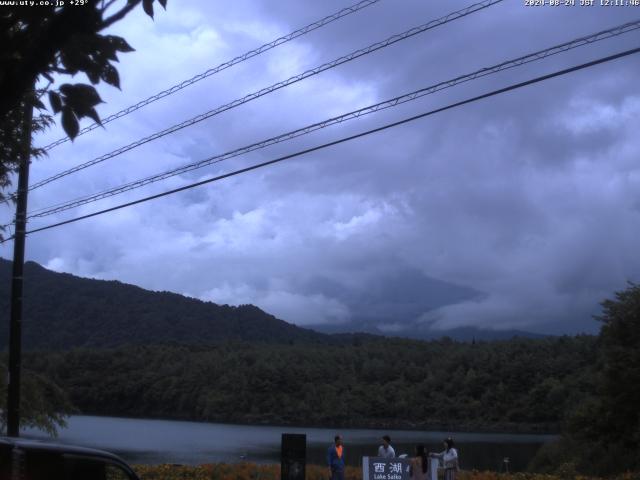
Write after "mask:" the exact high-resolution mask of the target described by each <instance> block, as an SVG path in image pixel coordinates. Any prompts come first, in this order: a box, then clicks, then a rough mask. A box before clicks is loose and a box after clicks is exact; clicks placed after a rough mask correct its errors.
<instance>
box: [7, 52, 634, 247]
mask: <svg viewBox="0 0 640 480" xmlns="http://www.w3.org/2000/svg"><path fill="white" fill-rule="evenodd" d="M639 52H640V48H634V49H631V50H626V51H624V52H620V53H617V54H614V55H609V56H607V57H602V58H599V59H597V60H593V61H590V62H587V63H583V64H581V65H577V66H573V67H569V68H565V69H563V70H559V71H556V72H554V73H550V74H547V75H542V76H539V77H536V78H533V79H530V80H527V81H524V82H520V83H516V84H513V85H510V86H508V87H504V88H500V89H498V90H493V91H491V92H489V93H485V94H483V95H478V96H476V97H472V98H469V99H466V100H462V101H459V102H455V103H451V104H449V105H447V106H445V107H441V108H437V109H435V110H430V111H428V112H424V113H421V114H419V115H415V116H412V117H409V118H405V119H403V120H399V121H397V122H393V123H389V124H386V125H383V126H382V127H377V128H374V129H371V130H367V131H365V132H361V133H358V134H355V135H350V136H348V137H343V138H341V139H339V140H334V141H332V142H328V143H324V144H322V145H317V146H315V147H311V148H308V149H305V150H301V151H298V152H296V153H292V154H289V155H285V156H282V157H279V158H276V159H274V160H269V161H267V162H262V163H258V164H255V165H251V166H249V167H245V168H241V169H239V170H235V171H233V172H230V173H225V174H224V175H218V176H217V177H213V178H209V179H207V180H202V181H199V182H195V183H191V184H189V185H185V186H183V187H180V188H175V189H173V190H169V191H166V192H163V193H159V194H156V195H151V196H148V197H144V198H141V199H138V200H134V201H132V202H127V203H123V204H120V205H117V206H115V207H111V208H106V209H104V210H99V211H97V212H93V213H90V214H87V215H82V216H80V217H76V218H72V219H69V220H65V221H62V222H58V223H54V224H51V225H47V226H44V227H40V228H35V229H33V230H30V231H28V232H27V234H31V233H36V232H41V231H44V230H49V229H51V228H55V227H60V226H62V225H67V224H70V223H74V222H78V221H80V220H85V219H87V218H91V217H95V216H98V215H102V214H105V213H109V212H113V211H115V210H120V209H122V208H125V207H130V206H132V205H137V204H139V203H144V202H148V201H150V200H155V199H157V198H161V197H165V196H167V195H172V194H174V193H178V192H182V191H184V190H189V189H192V188H195V187H199V186H201V185H206V184H208V183H212V182H216V181H219V180H223V179H225V178H229V177H233V176H236V175H239V174H241V173H246V172H249V171H251V170H257V169H259V168H262V167H266V166H269V165H273V164H275V163H279V162H282V161H284V160H289V159H291V158H295V157H299V156H302V155H305V154H307V153H311V152H315V151H318V150H322V149H325V148H328V147H331V146H334V145H338V144H341V143H345V142H348V141H351V140H355V139H357V138H361V137H365V136H367V135H371V134H373V133H378V132H381V131H383V130H387V129H389V128H393V127H397V126H400V125H404V124H406V123H409V122H413V121H415V120H418V119H421V118H424V117H428V116H431V115H434V114H436V113H440V112H444V111H446V110H450V109H453V108H456V107H460V106H462V105H467V104H469V103H473V102H476V101H479V100H483V99H485V98H489V97H493V96H495V95H499V94H502V93H506V92H509V91H512V90H516V89H519V88H522V87H526V86H528V85H532V84H535V83H539V82H543V81H546V80H549V79H551V78H555V77H559V76H562V75H567V74H569V73H572V72H576V71H578V70H583V69H585V68H589V67H593V66H595V65H599V64H602V63H606V62H610V61H613V60H616V59H619V58H623V57H626V56H629V55H632V54H636V53H639ZM8 240H11V238H7V239H6V240H4V241H2V242H0V243H4V242H6V241H8Z"/></svg>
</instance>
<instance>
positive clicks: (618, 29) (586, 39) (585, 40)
mask: <svg viewBox="0 0 640 480" xmlns="http://www.w3.org/2000/svg"><path fill="white" fill-rule="evenodd" d="M638 28H640V20H636V21H634V22H628V23H625V24H622V25H618V26H615V27H613V28H609V29H607V30H602V31H600V32H597V33H593V34H591V35H587V36H583V37H579V38H576V39H573V40H571V41H568V42H565V43H562V44H559V45H555V46H553V47H550V48H547V49H544V50H539V51H537V52H534V53H529V54H527V55H524V56H521V57H518V58H515V59H512V60H507V61H504V62H502V63H499V64H497V65H493V66H491V67H485V68H482V69H480V70H476V71H474V72H472V73H468V74H465V75H461V76H458V77H456V78H453V79H451V80H446V81H443V82H440V83H437V84H435V85H431V86H429V87H425V88H421V89H419V90H415V91H413V92H411V93H406V94H404V95H400V96H397V97H394V98H392V99H389V100H385V101H383V102H379V103H376V104H374V105H370V106H368V107H364V108H361V109H358V110H354V111H351V112H348V113H345V114H342V115H339V116H337V117H333V118H330V119H327V120H323V121H322V122H318V123H314V124H312V125H307V126H305V127H303V128H299V129H297V130H293V131H290V132H287V133H284V134H281V135H278V136H276V137H271V138H269V139H266V140H262V141H260V142H256V143H253V144H251V145H248V146H244V147H241V148H238V149H235V150H231V151H228V152H226V153H222V154H219V155H215V156H213V157H209V158H207V159H204V160H200V161H198V162H194V163H190V164H187V165H184V166H182V167H179V168H176V169H172V170H169V171H166V172H162V173H158V174H155V175H152V176H149V177H146V178H142V179H139V180H135V181H133V182H129V183H126V184H124V185H120V186H119V187H116V188H112V189H109V190H105V191H102V192H99V193H95V194H92V195H88V196H84V197H80V198H76V199H73V200H70V201H67V202H62V203H59V204H56V205H52V206H49V207H45V208H41V209H38V210H35V211H34V212H31V213H30V214H29V216H28V217H27V218H42V217H45V216H49V215H53V214H55V213H60V212H63V211H66V210H69V209H72V208H76V207H79V206H82V205H86V204H88V203H93V202H95V201H98V200H101V199H104V198H108V197H112V196H115V195H118V194H121V193H124V192H127V191H130V190H134V189H137V188H140V187H143V186H146V185H149V184H152V183H155V182H158V181H161V180H165V179H167V178H170V177H173V176H176V175H180V174H183V173H186V172H189V171H192V170H196V169H199V168H203V167H206V166H209V165H212V164H215V163H219V162H222V161H224V160H228V159H230V158H233V157H237V156H240V155H243V154H246V153H250V152H253V151H255V150H259V149H262V148H265V147H267V146H271V145H275V144H277V143H281V142H284V141H287V140H291V139H293V138H297V137H299V136H302V135H306V134H309V133H311V132H314V131H316V130H320V129H323V128H326V127H329V126H331V125H335V124H339V123H342V122H345V121H348V120H352V119H355V118H359V117H361V116H364V115H368V114H370V113H374V112H378V111H380V110H384V109H387V108H392V107H395V106H397V105H400V104H403V103H407V102H410V101H413V100H416V99H418V98H421V97H423V96H425V95H430V94H433V93H436V92H438V91H441V90H444V89H446V88H450V87H453V86H455V85H458V84H460V83H464V82H468V81H471V80H475V79H478V78H482V77H485V76H488V75H492V74H494V73H498V72H501V71H504V70H508V69H511V68H514V67H518V66H522V65H525V64H528V63H531V62H535V61H539V60H542V59H544V58H547V57H550V56H552V55H556V54H558V53H563V52H566V51H568V50H571V49H574V48H578V47H581V46H584V45H590V44H592V43H594V42H598V41H601V40H605V39H608V38H612V37H615V36H618V35H622V34H624V33H628V32H630V31H633V30H637V29H638Z"/></svg>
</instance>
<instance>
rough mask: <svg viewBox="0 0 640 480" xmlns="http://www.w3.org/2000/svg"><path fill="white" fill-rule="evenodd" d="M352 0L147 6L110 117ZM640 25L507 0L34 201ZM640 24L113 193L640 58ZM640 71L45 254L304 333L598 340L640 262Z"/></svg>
mask: <svg viewBox="0 0 640 480" xmlns="http://www.w3.org/2000/svg"><path fill="white" fill-rule="evenodd" d="M466 5H467V3H465V2H462V1H455V2H453V1H437V2H420V1H406V2H392V1H389V0H383V1H382V2H380V3H379V4H378V5H375V6H373V7H370V8H369V9H366V10H364V11H362V12H360V13H357V14H355V15H352V16H350V17H349V18H347V19H343V20H340V21H338V22H336V23H334V24H332V25H330V26H328V27H326V28H323V29H321V30H319V31H316V32H313V33H312V34H310V35H308V36H307V37H304V38H301V39H299V40H296V41H295V42H292V43H290V44H287V45H283V46H281V47H279V48H278V49H275V50H273V51H271V52H269V53H267V54H265V55H263V56H260V57H258V58H256V59H253V60H252V61H251V62H246V63H244V64H242V65H238V66H236V67H234V68H233V69H231V70H229V71H226V72H223V73H221V74H219V75H216V76H215V77H213V78H211V79H207V80H206V81H203V82H200V83H198V84H196V85H194V86H192V87H190V88H189V89H186V90H184V91H183V92H182V93H180V94H179V95H175V96H172V97H170V98H168V99H165V100H163V101H161V102H158V103H156V104H153V105H152V106H150V107H148V109H145V110H141V111H139V112H137V113H136V114H134V115H131V116H129V117H127V118H126V119H122V120H120V121H118V122H113V123H111V124H109V125H108V127H107V129H106V130H99V131H96V132H93V133H92V134H90V135H87V136H85V137H80V138H79V139H78V140H77V141H76V142H75V144H74V145H71V144H67V145H64V146H62V147H59V149H56V150H55V151H54V152H53V153H52V156H51V158H50V159H47V160H43V161H41V162H37V163H36V164H35V165H34V169H33V171H34V173H33V177H34V179H38V178H44V177H46V176H48V175H51V174H53V173H55V172H57V171H59V170H61V169H63V168H68V167H69V166H72V165H74V164H76V163H78V162H80V161H84V160H87V159H90V158H93V157H95V156H97V155H100V154H103V153H105V152H107V151H109V150H111V149H113V148H114V147H117V146H120V145H124V144H127V143H129V142H131V141H133V140H135V139H136V138H139V137H141V136H144V135H148V134H150V133H152V132H154V131H157V130H159V129H162V128H166V127H167V126H169V125H171V124H173V123H176V122H178V121H181V120H184V119H186V118H189V117H191V116H194V115H196V114H199V113H202V112H203V111H206V110H208V109H211V108H214V107H216V106H218V105H220V104H223V103H226V102H229V101H231V100H233V99H235V98H238V97H241V96H243V95H245V94H247V93H250V92H252V91H254V90H257V89H259V88H261V87H263V86H265V85H269V84H271V83H274V82H277V81H279V80H282V79H284V78H287V77H289V76H291V75H294V74H297V73H300V72H302V71H304V70H306V69H308V68H311V67H314V66H316V65H317V64H320V63H322V62H325V61H329V60H332V59H333V58H336V57H338V56H340V55H344V54H346V53H348V52H350V51H352V50H354V49H356V48H361V47H363V46H366V45H368V44H369V43H372V42H375V41H378V40H381V39H383V38H386V37H388V36H390V35H392V34H394V33H399V32H401V31H403V30H406V29H408V28H410V27H412V26H415V25H418V24H421V23H425V22H427V21H429V20H430V19H433V18H437V17H440V16H442V15H445V14H446V13H448V12H450V11H453V10H455V9H459V8H462V7H464V6H466ZM344 6H346V4H345V2H342V1H337V0H332V1H330V2H298V1H277V2H259V1H257V0H243V1H241V2H234V4H233V8H229V7H228V4H225V3H224V2H222V3H220V2H208V1H207V2H205V1H201V2H198V1H195V0H192V1H184V2H181V4H180V8H179V9H178V8H175V6H174V7H171V5H170V8H169V10H168V12H167V13H166V14H164V13H163V14H159V15H157V17H156V21H155V23H152V22H150V21H148V19H146V18H145V16H144V15H143V14H141V13H138V14H136V15H132V16H131V18H128V19H127V20H125V21H123V22H121V24H118V25H117V27H116V29H115V31H116V32H117V33H120V34H123V35H124V36H126V37H127V38H128V39H129V40H130V43H132V45H134V46H135V47H136V49H137V52H136V53H133V54H129V55H127V56H125V57H126V58H123V61H122V68H121V77H122V78H123V92H124V94H121V93H119V92H116V91H115V90H105V91H104V92H103V96H104V98H105V100H107V101H108V104H107V106H108V107H109V108H108V109H107V108H106V107H105V110H103V114H104V113H106V112H107V111H114V110H117V109H119V108H122V107H123V106H126V105H128V104H130V103H132V102H133V101H137V100H138V99H140V98H144V97H145V96H147V95H148V94H149V93H152V91H156V90H158V89H162V88H165V87H167V86H170V85H172V84H174V83H177V82H178V81H181V80H182V79H184V78H188V77H190V76H192V75H195V74H197V73H200V72H201V71H203V70H205V69H206V68H208V67H210V66H214V65H216V64H218V63H220V62H222V61H225V60H227V59H229V58H232V57H233V56H235V55H238V54H240V53H242V52H244V51H246V50H248V49H250V48H253V47H255V46H257V45H259V44H260V43H263V42H265V41H268V40H270V39H272V38H275V37H276V36H278V35H282V34H285V33H287V32H289V31H291V30H293V29H295V28H298V27H300V26H302V25H304V24H306V23H309V22H311V21H314V20H315V19H317V18H319V17H321V16H323V15H326V14H328V13H330V12H332V11H336V10H338V9H339V8H342V7H344ZM639 12H640V10H639ZM634 13H635V10H634ZM629 18H630V10H629V9H627V8H622V7H620V8H601V7H593V8H586V7H578V6H576V7H573V8H570V7H562V8H556V9H553V8H527V7H524V5H523V2H520V1H515V0H514V1H506V2H503V3H502V4H500V5H497V6H495V7H492V8H491V9H487V10H486V11H483V12H479V13H477V14H474V15H472V16H469V17H468V18H465V19H461V20H458V21H456V22H454V23H452V24H451V25H447V26H443V27H438V28H436V29H434V30H432V31H430V32H427V33H424V34H421V35H419V36H416V37H415V38H413V39H410V40H408V41H406V42H402V43H400V44H398V45H395V46H393V47H390V48H388V49H386V50H384V51H381V52H377V53H376V54H373V55H370V56H367V57H366V58H362V59H359V60H356V61H354V62H351V63H349V64H347V65H344V66H341V67H340V68H337V69H334V70H331V71H329V72H325V73H323V74H321V75H319V76H317V77H314V78H312V79H308V80H305V81H304V82H301V83H299V84H296V85H295V86H292V87H289V88H287V89H283V90H281V91H278V92H276V93H274V94H272V95H268V96H266V97H264V98H261V99H259V100H256V101H255V102H251V103H249V104H246V105H243V106H242V107H240V108H238V109H234V110H233V111H230V112H227V113H225V114H223V115H220V116H218V117H216V118H213V119H210V120H207V121H205V122H202V123H200V124H198V125H196V126H193V127H190V128H189V129H186V130H183V131H181V132H179V133H176V134H174V135H172V136H169V137H166V138H164V139H162V140H160V141H158V142H154V143H151V144H148V145H146V146H144V147H142V148H140V149H136V150H135V151H132V152H130V153H128V154H126V155H123V156H122V158H118V159H113V160H111V161H109V162H106V163H105V164H104V165H102V166H100V167H96V168H95V169H91V170H87V171H85V172H83V173H82V175H79V176H78V177H77V178H76V179H73V180H71V179H70V180H69V181H65V182H59V183H56V184H52V185H51V186H49V187H46V188H43V189H42V191H36V192H34V194H33V195H32V199H31V204H32V205H33V206H34V207H38V206H45V205H48V204H50V203H57V202H59V201H61V200H64V199H67V198H73V197H75V196H78V195H82V194H84V193H86V192H92V191H95V190H100V189H103V188H108V187H110V186H113V185H118V184H120V183H123V182H126V181H130V180H133V179H136V178H139V177H140V176H144V175H148V174H150V173H155V172H157V171H162V170H166V169H169V168H172V167H174V166H178V165H181V164H183V163H187V162H191V161H195V160H199V159H202V158H205V157H207V156H209V155H212V154H216V153H222V152H224V151H226V150H229V149H232V148H237V147H239V146H242V145H245V144H247V143H251V142H254V141H256V140H260V139H262V138H267V137H269V136H272V135H275V134H279V133H282V132H284V131H287V130H291V129H294V128H299V127H301V126H304V125H306V124H309V123H312V122H315V121H319V120H323V119H325V118H328V117H331V116H334V115H337V114H340V113H342V112H346V111H349V110H353V109H356V108H360V107H363V106H366V105H369V104H372V103H375V102H377V101H380V100H383V99H386V98H390V97H393V96H395V95H398V94H401V93H405V92H408V91H411V90H414V89H417V88H421V87H424V86H427V85H431V84H434V83H437V82H439V81H443V80H446V79H448V78H453V77H455V76H458V75H461V74H464V73H469V72H471V71H474V70H476V69H479V68H482V67H486V66H490V65H493V64H496V63H499V62H501V61H504V60H508V59H510V58H513V57H517V56H520V55H523V54H526V53H530V52H532V51H534V50H538V49H541V48H545V47H549V46H552V45H554V44H557V43H561V42H564V41H568V40H571V39H573V38H576V37H579V36H583V35H586V34H588V33H591V32H594V31H597V30H602V29H604V28H608V27H610V26H613V25H616V24H619V23H623V22H624V21H628V19H629ZM638 38H639V37H638V33H637V32H636V33H631V34H629V35H626V36H624V37H619V38H617V39H615V40H607V41H605V42H601V43H599V44H594V45H591V46H589V47H583V48H581V49H576V50H573V51H571V52H568V53H566V54H562V55H558V56H555V57H553V58H550V59H547V60H545V61H543V62H539V63H535V64H531V65H528V66H525V67H522V68H521V69H514V70H512V71H508V72H503V73H501V74H499V75H495V76H490V77H487V78H484V79H481V80H479V81H477V82H471V83H468V84H465V85H461V86H458V87H456V88H452V89H449V90H446V91H443V92H440V93H438V94H437V95H433V96H428V97H425V98H424V99H421V100H419V101H417V102H415V103H412V104H407V105H404V106H401V107H398V108H397V109H392V110H388V111H385V112H382V113H379V114H376V115H374V116H370V117H365V118H362V119H360V120H358V121H357V122H348V123H345V124H343V125H340V126H339V127H332V128H330V129H327V130H326V131H321V132H316V133H314V134H313V135H310V136H309V137H304V138H301V139H297V140H294V141H292V142H288V143H286V144H282V145H277V146H274V147H270V148H269V149H266V150H264V151H260V152H255V153H253V154H251V155H249V156H247V157H246V158H238V159H234V160H232V161H229V162H224V163H221V164H219V165H216V166H213V167H209V168H208V169H205V170H202V171H196V172H191V173H190V174H188V175H186V176H184V177H183V178H179V177H178V178H173V179H171V180H168V181H167V182H166V183H163V184H162V185H154V186H150V187H146V188H145V189H143V190H142V191H141V192H136V193H135V194H129V195H125V196H123V197H119V198H115V199H111V200H107V201H104V202H102V203H100V204H97V205H98V206H99V207H105V206H110V205H115V204H116V203H119V202H121V201H124V200H126V199H133V198H137V197H138V196H140V195H142V194H149V193H155V192H160V191H163V190H165V189H168V188H172V187H176V186H179V185H182V184H184V183H185V182H186V181H193V180H195V179H198V178H203V177H204V176H205V175H209V174H219V173H224V172H228V171H230V170H232V169H234V168H238V167H239V166H242V165H247V164H249V163H254V162H258V161H264V160H268V159H272V158H275V157H277V156H279V155H283V154H286V153H290V152H292V151H296V150H299V149H303V148H307V147H309V146H311V145H316V144H319V143H322V142H326V141H331V140H335V139H336V138H339V137H342V136H346V135H348V134H352V133H355V132H359V131H363V130H365V129H367V128H373V127H376V126H379V125H382V124H384V123H387V122H391V121H394V120H398V119H401V118H403V117H406V116H409V115H412V114H416V113H419V112H423V111H426V110H430V109H433V108H437V107H440V106H443V105H446V104H447V103H450V102H453V101H458V100H461V99H464V98H468V97H471V96H474V95H478V94H480V93H484V92H486V91H489V90H493V89H496V88H500V87H502V86H505V85H508V84H509V83H513V82H518V81H523V80H526V79H528V78H531V77H532V76H535V75H541V74H545V73H549V72H551V71H554V70H556V69H560V68H565V67H566V66H570V65H574V64H578V63H581V62H585V61H588V60H592V59H594V58H597V57H598V56H602V55H606V54H610V53H613V52H617V51H620V50H623V49H625V48H630V47H631V46H635V45H636V44H637V41H638ZM636 73H637V58H635V57H633V58H628V59H624V60H620V61H616V62H614V63H610V64H607V65H603V66H599V67H595V68H593V69H590V70H588V71H584V72H580V73H576V74H573V75H571V76H568V77H565V78H561V79H555V80H552V81H549V82H545V83H543V84H540V85H536V86H530V87H527V88H526V89H522V90H519V91H517V92H511V93H508V94H505V95H503V96H500V97H495V98H492V99H489V100H484V101H481V102H478V103H475V104H472V105H468V106H465V107H461V108H459V109H456V110H453V111H449V112H445V113H443V114H439V115H437V116H434V117H430V118H427V119H423V120H421V121H419V122H415V123H412V124H409V125H406V126H403V127H401V128H397V129H394V130H388V131H385V132H383V133H380V134H378V135H376V136H371V137H367V138H366V139H359V140H356V141H354V142H351V143H348V144H343V145H340V146H336V147H332V148H330V149H327V150H324V151H321V152H316V153H313V154H309V155H307V156H305V157H303V158H300V159H298V160H295V161H292V162H291V163H287V164H282V165H278V166H274V167H272V168H269V169H265V170H261V171H255V172H251V173H248V174H246V175H244V176H241V177H234V178H231V179H228V180H226V181H224V182H220V183H216V184H212V185H209V186H207V187H202V188H200V189H197V190H192V191H190V192H188V193H185V194H180V195H177V196H173V197H168V198H164V199H161V200H158V201H157V202H154V203H149V204H145V205H141V206H138V207H135V208H133V209H129V210H122V211H119V212H118V213H115V214H113V215H109V216H104V217H98V218H95V219H93V220H90V221H87V222H82V223H78V224H75V225H71V226H68V227H64V228H60V229H56V230H51V231H49V232H47V233H46V234H38V235H33V236H32V237H30V239H29V247H28V254H29V257H30V258H31V259H33V260H36V261H39V262H41V263H43V264H45V265H48V266H49V267H51V268H55V269H58V270H64V271H70V272H73V273H76V274H80V275H88V276H93V277H99V278H114V279H119V280H122V281H126V282H131V283H136V284H139V285H141V286H143V287H146V288H152V289H157V290H172V291H177V292H180V293H186V294H189V295H193V296H197V297H200V298H204V299H209V300H212V301H215V302H218V303H230V304H241V303H255V304H257V305H258V306H260V307H262V308H264V309H265V310H267V311H269V312H271V313H273V314H275V315H277V316H280V317H281V318H284V319H285V320H288V321H291V322H295V323H298V324H301V325H313V324H326V323H332V324H337V325H348V324H349V322H351V321H358V322H360V321H365V322H369V323H371V324H382V325H387V326H388V327H389V328H391V329H394V330H398V331H401V330H402V329H403V325H410V326H412V328H415V327H416V326H419V327H420V328H425V329H426V328H436V329H446V328H450V327H458V326H468V325H473V326H479V327H487V328H505V329H506V328H520V329H530V330H535V331H542V332H553V333H559V332H576V331H584V330H591V331H592V330H593V329H594V328H595V326H596V324H595V322H593V321H592V320H591V315H592V314H593V313H595V312H597V310H598V302H599V301H600V300H602V299H603V298H605V297H607V296H610V295H611V294H612V292H613V291H614V290H616V289H620V288H624V286H625V282H626V280H633V279H637V278H638V277H639V276H640V260H638V258H637V256H636V255H635V249H636V248H635V240H636V239H637V238H638V236H639V234H640V227H639V225H640V223H639V220H640V208H639V207H640V194H639V193H638V192H640V188H638V187H640V170H639V168H640V167H639V166H638V161H637V160H638V158H639V157H640V141H639V140H638V137H637V129H636V127H635V125H637V118H638V115H639V114H640V86H639V84H638V83H637V81H636V77H637V74H636ZM156 85H157V86H156ZM152 86H153V88H152ZM59 134H60V132H59V131H55V132H51V133H49V134H47V136H46V138H45V139H43V140H42V142H43V143H44V142H45V140H47V139H49V140H51V139H54V138H56V137H57V136H58V135H59ZM94 208H95V206H86V207H83V208H82V209H81V212H82V213H86V212H89V211H92V210H93V209H94ZM57 218H60V219H62V218H66V215H61V216H59V217H57ZM34 224H37V225H40V224H44V221H39V222H34ZM3 255H4V256H7V255H8V251H7V250H5V251H4V252H3Z"/></svg>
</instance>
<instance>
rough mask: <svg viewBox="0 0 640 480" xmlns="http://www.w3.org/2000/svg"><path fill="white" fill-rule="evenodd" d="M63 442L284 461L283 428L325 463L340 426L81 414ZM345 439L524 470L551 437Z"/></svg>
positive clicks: (158, 453)
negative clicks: (450, 447) (301, 436)
mask: <svg viewBox="0 0 640 480" xmlns="http://www.w3.org/2000/svg"><path fill="white" fill-rule="evenodd" d="M59 433H60V434H59V437H58V438H57V439H56V440H55V441H57V442H60V443H69V444H74V445H82V446H86V447H93V448H99V449H103V450H109V451H111V452H114V453H117V454H118V455H120V456H122V457H123V458H124V459H125V460H127V461H128V462H129V463H148V464H157V463H180V464H191V465H195V464H201V463H211V462H220V461H223V462H239V461H242V460H247V461H252V462H259V463H279V461H280V460H279V458H280V457H279V455H280V438H281V437H280V436H281V434H282V433H305V434H306V435H307V461H308V462H309V463H324V455H325V452H326V449H327V447H328V446H329V444H330V443H331V442H332V441H333V436H334V435H335V433H336V430H334V429H324V428H291V427H263V426H258V427H253V426H244V425H224V424H215V423H197V422H175V421H167V420H136V419H127V418H113V417H91V416H74V417H71V418H70V419H69V421H68V427H67V428H66V429H63V430H61V431H60V432H59ZM339 433H341V434H342V435H343V436H344V440H345V454H346V459H347V462H348V463H350V464H352V465H356V464H360V462H361V457H362V456H364V455H375V454H376V452H377V448H378V445H379V443H380V440H379V437H380V436H381V435H383V434H384V433H387V434H389V435H390V436H391V439H392V440H393V444H394V446H395V448H396V453H397V454H401V453H412V452H413V449H414V446H415V445H416V444H418V443H423V444H424V445H425V446H426V447H427V449H429V450H434V451H435V450H437V451H440V450H441V448H440V446H441V443H442V440H443V439H444V438H445V437H446V436H448V435H452V436H453V437H454V439H455V440H456V442H457V444H458V451H459V453H460V460H461V466H462V468H465V469H471V468H477V469H481V470H485V469H488V470H500V468H501V465H502V459H503V458H504V457H509V459H510V469H511V470H523V469H524V468H526V466H527V464H528V462H529V461H530V460H531V458H532V457H533V456H534V455H535V453H536V451H537V450H538V448H539V447H540V446H541V445H542V444H543V443H545V442H548V441H551V440H553V438H554V437H553V436H550V435H511V434H484V433H457V434H456V433H450V432H415V431H404V430H398V431H394V430H391V431H384V432H383V431H377V430H356V429H341V430H339ZM24 436H25V437H29V438H46V435H44V434H42V433H41V432H38V431H37V430H26V431H25V432H24Z"/></svg>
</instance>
